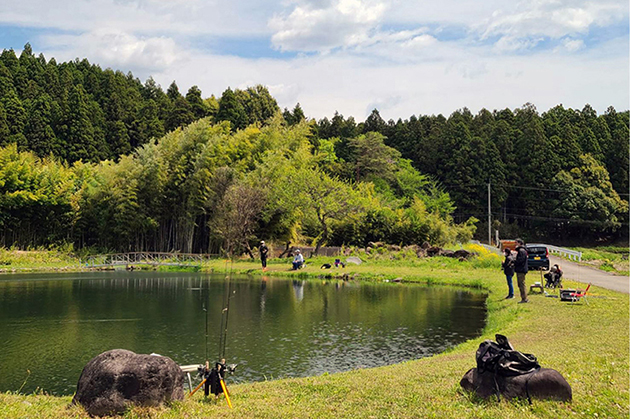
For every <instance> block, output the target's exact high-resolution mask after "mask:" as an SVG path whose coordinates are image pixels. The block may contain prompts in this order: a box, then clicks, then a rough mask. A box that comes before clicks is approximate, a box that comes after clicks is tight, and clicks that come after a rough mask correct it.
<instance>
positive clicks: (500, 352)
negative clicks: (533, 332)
mask: <svg viewBox="0 0 630 419" xmlns="http://www.w3.org/2000/svg"><path fill="white" fill-rule="evenodd" d="M495 338H496V340H497V341H496V342H493V341H491V340H486V341H484V342H482V343H481V344H480V345H479V349H477V354H476V359H477V370H478V371H479V373H484V372H486V371H489V372H492V373H494V374H498V375H501V376H514V375H522V374H530V373H532V372H536V371H538V370H539V369H540V364H538V360H537V359H536V357H535V356H534V355H532V354H524V353H522V352H519V351H516V350H514V348H513V347H512V345H511V344H510V342H509V341H508V339H507V337H505V336H503V335H499V334H497V335H495Z"/></svg>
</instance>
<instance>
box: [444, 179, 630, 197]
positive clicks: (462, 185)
mask: <svg viewBox="0 0 630 419" xmlns="http://www.w3.org/2000/svg"><path fill="white" fill-rule="evenodd" d="M438 182H439V181H438ZM439 184H440V185H442V186H444V187H446V188H467V187H470V186H477V187H485V186H486V185H487V184H486V183H464V184H460V183H457V184H456V183H443V182H439ZM492 185H494V186H500V187H503V188H513V189H525V190H532V191H545V192H561V193H568V192H572V191H571V190H566V189H550V188H536V187H534V186H518V185H510V184H507V183H493V184H492ZM617 195H619V196H630V193H619V192H617Z"/></svg>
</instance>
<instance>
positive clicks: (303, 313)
mask: <svg viewBox="0 0 630 419" xmlns="http://www.w3.org/2000/svg"><path fill="white" fill-rule="evenodd" d="M228 286H229V287H230V291H229V292H228V291H227V287H228ZM227 295H231V298H230V302H229V304H230V308H229V317H228V332H227V339H226V347H225V353H226V359H227V362H228V363H238V364H239V366H238V369H237V371H236V374H235V375H233V376H231V377H230V378H229V380H228V381H229V382H244V381H261V380H266V379H276V378H283V377H299V376H309V375H318V374H322V373H325V372H328V373H334V372H339V371H347V370H351V369H355V368H368V367H375V366H380V365H386V364H392V363H397V362H402V361H405V360H410V359H416V358H421V357H426V356H430V355H433V354H436V353H439V352H441V351H444V350H445V349H447V348H449V347H451V346H453V345H456V344H458V343H460V342H463V341H465V340H468V339H471V338H474V337H476V336H479V334H480V332H481V329H482V328H483V326H484V323H485V317H486V310H485V303H484V301H485V298H486V295H485V294H483V293H480V292H475V291H466V290H461V289H456V288H450V287H436V286H433V287H427V286H420V285H409V284H399V283H367V282H356V281H349V282H344V281H337V280H328V281H324V280H310V281H303V280H290V279H283V278H273V277H264V278H261V277H260V276H258V277H246V276H232V277H231V280H230V281H229V282H228V281H226V276H225V275H208V274H201V273H171V272H138V271H136V272H124V271H123V272H118V271H117V272H88V273H69V274H21V275H7V276H2V277H0V337H1V340H2V353H1V355H0V391H17V390H19V389H20V388H21V391H22V392H23V393H29V392H32V391H34V390H36V389H40V390H43V391H45V392H47V393H50V394H55V395H68V394H73V393H74V391H75V390H76V383H77V381H78V379H79V375H80V374H81V370H82V369H83V367H84V366H85V364H86V363H87V362H88V361H89V360H90V359H91V358H93V357H94V356H96V355H98V354H99V353H101V352H104V351H107V350H110V349H115V348H123V349H129V350H131V351H134V352H137V353H159V354H161V355H165V356H169V357H171V358H172V359H173V360H174V361H175V362H177V363H178V364H180V365H187V364H198V363H202V362H203V361H204V359H205V356H206V353H208V354H209V358H210V360H211V361H215V360H216V359H217V358H218V356H219V353H220V350H221V348H220V339H221V336H222V334H221V330H220V329H221V326H220V325H221V321H222V314H221V313H222V308H223V306H224V297H225V296H227ZM204 307H207V312H206V311H204ZM206 313H207V316H206ZM206 323H207V324H208V338H207V339H206V333H205V331H206ZM206 341H207V345H206ZM206 351H207V352H206ZM27 371H30V375H29V373H28V372H27ZM27 376H28V378H27ZM25 380H26V382H25Z"/></svg>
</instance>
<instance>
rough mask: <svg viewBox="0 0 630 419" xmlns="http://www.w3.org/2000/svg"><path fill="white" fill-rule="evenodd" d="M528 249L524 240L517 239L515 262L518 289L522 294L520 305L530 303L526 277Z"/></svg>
mask: <svg viewBox="0 0 630 419" xmlns="http://www.w3.org/2000/svg"><path fill="white" fill-rule="evenodd" d="M527 270H528V269H527V248H526V247H525V242H524V241H523V240H522V239H516V260H515V261H514V272H516V281H517V283H518V289H519V291H520V292H521V301H519V303H529V300H528V299H527V289H526V288H525V275H527Z"/></svg>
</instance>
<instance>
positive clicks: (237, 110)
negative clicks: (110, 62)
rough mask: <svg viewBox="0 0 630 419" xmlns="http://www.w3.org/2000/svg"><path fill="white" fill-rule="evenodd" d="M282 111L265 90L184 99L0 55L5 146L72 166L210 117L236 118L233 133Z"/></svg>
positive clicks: (113, 74)
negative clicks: (218, 96) (31, 152)
mask: <svg viewBox="0 0 630 419" xmlns="http://www.w3.org/2000/svg"><path fill="white" fill-rule="evenodd" d="M278 111H279V108H278V104H277V103H276V100H275V99H274V98H273V97H272V96H271V95H270V94H269V91H268V90H267V89H266V88H265V87H263V86H256V87H251V88H248V89H246V90H238V89H237V90H234V91H233V90H232V89H230V88H228V89H226V90H225V92H224V93H223V95H222V96H221V98H220V99H217V98H215V97H214V96H210V97H209V98H202V93H201V90H200V89H199V88H198V87H197V86H192V87H191V88H190V89H188V92H187V93H186V95H185V96H184V95H182V94H181V93H180V91H179V88H178V86H177V84H176V83H175V82H173V83H171V85H170V86H169V87H168V89H167V90H166V92H164V91H163V90H162V88H161V87H160V86H159V85H158V84H157V83H156V82H155V81H154V80H153V79H152V78H149V79H148V80H147V81H146V82H145V83H144V84H142V83H141V82H140V80H138V79H137V78H135V77H134V76H133V75H132V74H131V73H127V74H124V73H122V72H121V71H113V70H111V69H106V70H103V69H101V68H100V67H99V66H98V65H95V64H90V63H89V61H88V60H87V59H83V60H78V59H77V60H75V61H70V62H67V63H61V64H57V62H56V61H55V59H54V58H51V59H50V60H48V61H47V60H46V58H45V57H44V55H43V54H40V55H39V56H35V55H34V54H33V51H32V48H31V46H30V45H29V44H26V45H25V46H24V50H23V51H22V53H21V54H20V56H19V58H18V57H17V56H16V55H15V52H14V51H13V50H11V49H9V50H6V49H5V50H3V51H2V54H0V146H4V145H7V144H11V143H15V144H17V146H18V148H19V150H30V151H33V152H34V153H36V154H37V155H38V156H40V157H46V156H48V155H50V154H52V155H54V156H57V157H59V158H61V159H63V160H64V161H67V162H70V163H72V162H75V161H79V160H81V161H84V162H88V161H90V162H99V161H101V160H106V159H110V160H117V159H118V158H119V157H120V156H121V155H125V154H129V153H131V152H132V151H133V150H134V149H135V148H136V147H139V146H141V145H143V144H146V143H147V142H148V141H150V140H151V139H155V138H160V137H162V136H163V135H165V134H166V133H167V132H170V131H172V130H174V129H177V128H179V127H183V126H186V125H188V124H190V123H191V122H193V121H196V120H198V119H201V118H205V117H213V119H214V120H215V121H222V120H230V121H232V126H233V128H234V129H242V128H245V127H246V126H247V125H249V124H253V123H256V122H263V121H265V120H267V119H269V118H270V117H272V116H273V115H274V114H275V113H276V112H278Z"/></svg>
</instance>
